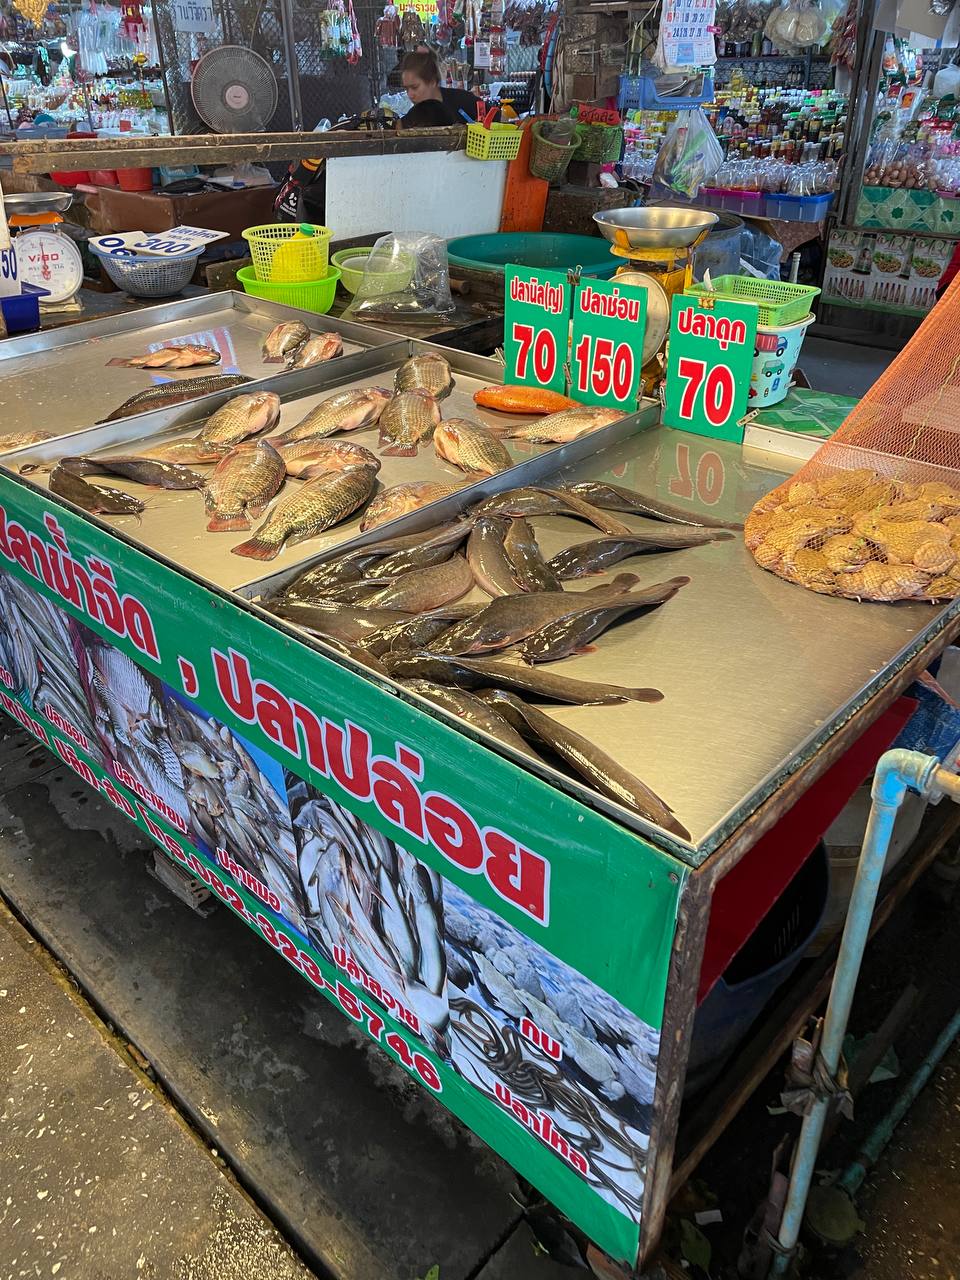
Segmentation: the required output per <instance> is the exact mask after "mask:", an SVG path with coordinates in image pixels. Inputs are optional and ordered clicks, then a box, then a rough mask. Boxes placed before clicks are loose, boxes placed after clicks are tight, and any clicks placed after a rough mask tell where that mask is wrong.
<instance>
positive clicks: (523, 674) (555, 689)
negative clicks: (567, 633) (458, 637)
mask: <svg viewBox="0 0 960 1280" xmlns="http://www.w3.org/2000/svg"><path fill="white" fill-rule="evenodd" d="M383 662H384V666H385V667H386V668H387V670H388V671H389V672H390V674H391V675H392V676H397V677H398V678H405V679H416V678H418V677H419V678H422V679H424V680H435V681H436V682H437V683H438V684H455V685H460V686H463V687H464V688H467V689H489V688H490V687H491V686H494V687H496V688H499V689H519V690H520V692H521V693H529V694H530V695H531V696H532V697H536V698H549V699H550V700H551V701H553V702H569V703H572V704H573V705H575V706H606V705H608V704H610V703H614V702H662V701H663V694H662V693H661V692H660V690H659V689H630V688H627V687H626V686H625V685H619V684H604V683H603V682H602V681H597V680H574V679H572V678H571V677H569V676H560V675H556V674H555V673H554V672H552V671H543V670H542V669H541V668H540V667H524V666H521V665H519V664H518V663H513V662H504V661H503V660H502V659H498V658H463V657H447V656H446V655H445V654H439V653H431V652H430V651H429V650H417V651H414V652H405V651H400V652H396V651H389V652H384V653H383Z"/></svg>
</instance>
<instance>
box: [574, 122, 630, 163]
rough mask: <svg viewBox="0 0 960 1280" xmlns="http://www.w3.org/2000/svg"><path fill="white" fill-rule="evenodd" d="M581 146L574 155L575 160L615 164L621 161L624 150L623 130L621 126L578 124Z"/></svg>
mask: <svg viewBox="0 0 960 1280" xmlns="http://www.w3.org/2000/svg"><path fill="white" fill-rule="evenodd" d="M577 137H578V138H579V139H580V145H579V146H578V147H577V149H576V151H575V152H574V153H573V159H574V160H588V161H589V162H590V163H591V164H613V163H614V162H615V161H617V160H619V159H620V152H621V151H622V150H623V130H622V129H621V128H620V127H619V125H608V124H578V125H577Z"/></svg>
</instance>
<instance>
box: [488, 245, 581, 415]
mask: <svg viewBox="0 0 960 1280" xmlns="http://www.w3.org/2000/svg"><path fill="white" fill-rule="evenodd" d="M505 289H506V298H505V301H504V317H503V350H504V356H505V358H506V364H507V372H506V377H505V381H506V382H519V383H522V384H523V385H524V386H528V387H549V388H550V390H551V391H559V392H560V393H561V394H563V392H565V391H566V389H567V376H566V373H565V371H564V365H565V364H566V361H567V334H568V329H569V325H570V295H571V288H570V281H569V280H568V278H567V273H566V272H565V271H542V270H538V269H537V268H530V267H514V266H508V267H507V270H506V282H505Z"/></svg>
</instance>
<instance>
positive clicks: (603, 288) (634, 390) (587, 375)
mask: <svg viewBox="0 0 960 1280" xmlns="http://www.w3.org/2000/svg"><path fill="white" fill-rule="evenodd" d="M646 322H647V291H646V289H638V288H637V287H636V285H627V284H620V283H618V281H617V280H584V281H581V283H580V287H579V288H578V290H577V295H576V297H575V299H574V303H573V353H572V354H573V361H572V365H571V372H572V379H571V389H570V394H571V395H572V396H573V398H574V399H575V400H582V401H583V403H584V404H602V405H607V406H608V407H610V408H613V409H624V410H626V411H627V412H628V413H633V412H634V411H635V410H636V408H637V398H638V396H639V394H640V371H641V364H642V361H643V334H644V330H645V328H646Z"/></svg>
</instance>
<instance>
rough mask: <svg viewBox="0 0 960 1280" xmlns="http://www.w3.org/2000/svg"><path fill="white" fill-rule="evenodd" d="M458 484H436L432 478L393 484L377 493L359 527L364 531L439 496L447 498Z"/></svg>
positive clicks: (437, 498) (406, 513) (437, 499)
mask: <svg viewBox="0 0 960 1280" xmlns="http://www.w3.org/2000/svg"><path fill="white" fill-rule="evenodd" d="M460 487H461V486H460V485H458V484H437V483H436V482H434V481H432V480H428V481H425V482H424V483H423V484H394V485H391V486H390V488H389V489H384V491H383V493H381V494H378V495H377V497H376V498H374V500H373V502H371V503H370V505H369V507H367V509H366V511H365V512H364V513H363V519H362V520H361V522H360V529H361V531H362V532H364V533H366V531H367V530H368V529H375V528H376V527H377V525H380V524H386V522H387V521H388V520H398V519H399V518H400V516H405V515H409V513H410V512H411V511H419V510H420V508H421V507H425V506H427V505H428V504H429V503H431V502H439V501H440V499H441V498H449V497H450V495H451V493H456V492H457V491H458V490H459V489H460Z"/></svg>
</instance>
